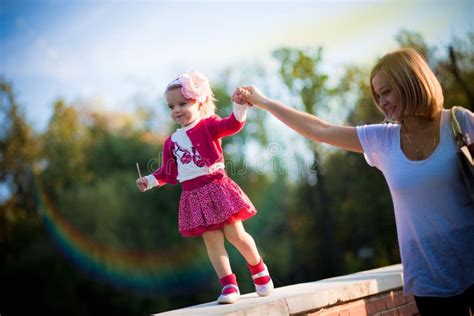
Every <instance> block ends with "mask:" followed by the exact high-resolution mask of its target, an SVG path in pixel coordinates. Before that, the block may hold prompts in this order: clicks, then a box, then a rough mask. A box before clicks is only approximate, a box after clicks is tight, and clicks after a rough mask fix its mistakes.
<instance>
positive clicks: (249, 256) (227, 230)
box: [224, 221, 261, 266]
mask: <svg viewBox="0 0 474 316" xmlns="http://www.w3.org/2000/svg"><path fill="white" fill-rule="evenodd" d="M224 234H225V237H226V238H227V240H228V241H229V242H230V243H231V244H232V245H234V246H235V248H237V250H239V252H240V253H241V254H242V256H244V258H245V260H246V261H247V263H248V264H249V265H252V266H253V265H256V264H258V263H259V262H260V259H261V258H260V254H259V253H258V250H257V245H256V244H255V241H254V240H253V238H252V236H250V235H249V233H247V232H246V231H245V229H244V225H243V224H242V221H237V222H234V223H232V224H229V225H225V226H224Z"/></svg>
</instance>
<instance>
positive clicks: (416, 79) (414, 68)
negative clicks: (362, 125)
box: [370, 48, 444, 119]
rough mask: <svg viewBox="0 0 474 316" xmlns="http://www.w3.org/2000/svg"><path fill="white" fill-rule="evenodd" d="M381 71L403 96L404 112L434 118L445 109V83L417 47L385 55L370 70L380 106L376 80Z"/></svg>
mask: <svg viewBox="0 0 474 316" xmlns="http://www.w3.org/2000/svg"><path fill="white" fill-rule="evenodd" d="M379 72H381V73H382V74H383V75H384V76H385V77H386V78H387V80H388V82H389V83H390V85H391V87H392V89H394V91H395V92H396V93H397V94H398V96H399V97H400V101H401V103H402V106H404V112H403V114H404V115H417V116H424V117H427V118H430V119H433V118H434V116H435V114H436V113H438V112H439V111H440V110H441V109H442V108H443V102H444V96H443V90H442V89H441V84H440V83H439V81H438V79H437V78H436V76H435V75H434V73H433V71H432V70H431V69H430V67H429V66H428V64H427V63H426V61H425V60H424V59H423V57H422V56H421V55H420V54H419V53H418V52H417V51H416V50H415V49H413V48H402V49H399V50H396V51H393V52H390V53H388V54H386V55H385V56H383V57H382V58H381V59H380V60H379V61H378V63H377V64H376V65H375V66H374V68H373V69H372V72H371V73H370V87H371V91H372V99H373V100H374V103H375V104H376V105H377V107H379V104H378V101H377V98H376V94H375V91H374V87H373V85H372V79H373V78H374V77H375V75H376V74H377V73H379Z"/></svg>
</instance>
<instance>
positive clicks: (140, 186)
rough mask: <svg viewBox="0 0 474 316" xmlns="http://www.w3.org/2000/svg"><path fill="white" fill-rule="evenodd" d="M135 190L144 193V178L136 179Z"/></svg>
mask: <svg viewBox="0 0 474 316" xmlns="http://www.w3.org/2000/svg"><path fill="white" fill-rule="evenodd" d="M136 183H137V188H138V190H140V192H145V191H146V189H147V188H148V179H147V178H146V177H141V178H138V179H137V181H136Z"/></svg>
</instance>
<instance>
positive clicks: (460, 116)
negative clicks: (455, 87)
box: [455, 107, 474, 138]
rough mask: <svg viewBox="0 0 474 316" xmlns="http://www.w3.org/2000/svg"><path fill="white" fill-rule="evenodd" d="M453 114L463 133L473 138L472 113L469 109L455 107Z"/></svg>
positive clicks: (473, 122) (473, 119) (473, 121)
mask: <svg viewBox="0 0 474 316" xmlns="http://www.w3.org/2000/svg"><path fill="white" fill-rule="evenodd" d="M455 115H456V119H457V121H458V122H459V125H460V127H461V130H462V131H463V133H465V134H468V135H469V136H470V137H471V138H474V114H473V113H472V112H471V111H470V110H469V109H466V108H464V107H457V108H456V111H455Z"/></svg>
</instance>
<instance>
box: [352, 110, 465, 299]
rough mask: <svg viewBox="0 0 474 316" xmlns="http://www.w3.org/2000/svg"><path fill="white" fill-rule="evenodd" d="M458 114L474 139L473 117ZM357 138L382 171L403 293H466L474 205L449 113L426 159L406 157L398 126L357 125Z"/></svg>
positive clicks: (462, 124) (463, 112) (368, 158)
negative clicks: (460, 165)
mask: <svg viewBox="0 0 474 316" xmlns="http://www.w3.org/2000/svg"><path fill="white" fill-rule="evenodd" d="M457 116H458V119H459V121H460V124H461V127H462V130H463V131H464V132H465V133H468V135H469V137H470V139H471V140H472V139H474V116H473V114H472V113H471V112H468V111H461V112H458V115H457ZM357 134H358V137H359V140H360V142H361V144H362V147H363V149H364V155H365V158H366V160H367V162H368V164H369V165H371V166H375V167H377V168H378V169H379V170H381V171H382V173H383V174H384V176H385V179H386V181H387V184H388V186H389V189H390V193H391V196H392V200H393V204H394V210H395V220H396V223H397V234H398V242H399V246H400V253H401V258H402V263H403V272H404V293H405V294H408V293H413V294H414V295H417V296H440V297H444V296H451V295H456V294H459V293H461V292H463V291H465V290H466V289H467V288H468V287H469V286H470V285H472V284H474V207H473V204H472V203H471V202H470V198H469V196H468V193H467V191H466V189H465V188H464V186H463V183H462V181H461V177H460V175H459V173H458V170H457V165H456V163H457V162H456V151H457V147H456V144H455V142H454V138H453V135H452V130H451V126H450V111H448V110H443V111H442V115H441V126H440V143H439V144H438V146H437V147H436V149H435V150H434V152H433V153H432V154H431V156H429V157H428V158H427V159H425V160H420V161H412V160H409V159H408V158H407V157H406V156H405V154H404V153H403V151H402V150H401V146H400V125H398V124H374V125H365V126H358V127H357ZM374 237H375V238H376V236H374Z"/></svg>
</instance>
